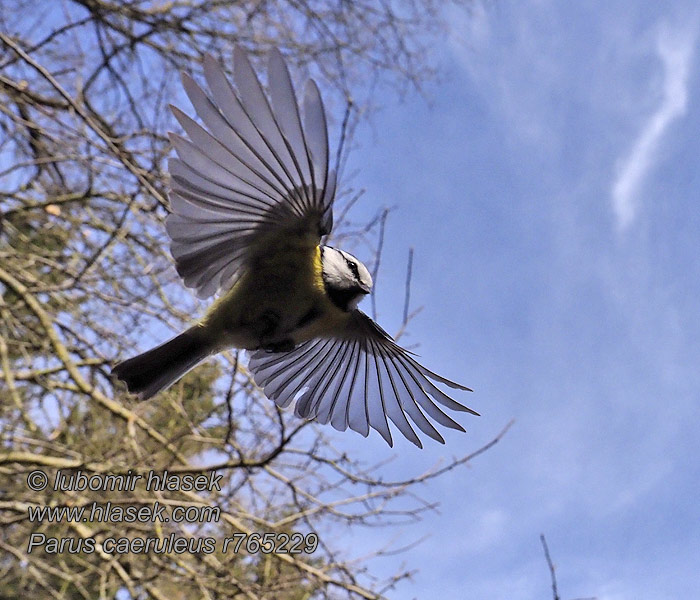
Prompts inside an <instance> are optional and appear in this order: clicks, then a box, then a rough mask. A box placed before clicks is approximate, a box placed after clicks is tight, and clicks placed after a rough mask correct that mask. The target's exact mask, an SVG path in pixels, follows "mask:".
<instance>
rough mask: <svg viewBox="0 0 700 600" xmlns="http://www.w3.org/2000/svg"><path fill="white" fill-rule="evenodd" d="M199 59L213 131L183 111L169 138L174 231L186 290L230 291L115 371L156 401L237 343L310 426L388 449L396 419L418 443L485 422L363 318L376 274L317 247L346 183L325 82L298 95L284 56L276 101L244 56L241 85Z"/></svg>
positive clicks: (277, 396) (201, 100) (273, 71)
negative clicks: (375, 439) (340, 174)
mask: <svg viewBox="0 0 700 600" xmlns="http://www.w3.org/2000/svg"><path fill="white" fill-rule="evenodd" d="M203 66H204V78H205V80H206V84H207V88H208V89H207V91H205V90H204V89H202V87H200V86H199V85H198V84H197V83H196V82H195V81H194V80H193V79H192V78H191V77H189V76H188V75H186V74H183V76H182V81H183V85H184V88H185V91H186V92H187V95H188V96H189V99H190V101H191V103H192V106H193V107H194V109H195V111H196V113H197V115H198V116H199V118H200V120H201V123H202V125H200V124H198V123H197V122H195V121H194V120H193V119H191V118H190V117H188V116H187V115H186V114H185V113H183V112H182V111H181V110H179V109H178V108H176V107H171V109H172V111H173V113H174V115H175V117H176V118H177V120H178V122H179V123H180V125H181V126H182V128H183V130H184V132H185V134H186V136H180V135H177V134H174V133H171V134H170V137H171V141H172V144H173V146H174V147H175V150H176V152H177V156H178V157H177V158H172V159H170V162H169V171H170V176H171V189H170V194H169V198H170V205H171V214H170V215H169V216H168V218H167V220H166V230H167V233H168V235H169V236H170V239H171V246H170V248H171V252H172V255H173V258H174V259H175V265H176V268H177V272H178V273H179V275H180V276H181V277H182V280H183V282H184V284H185V285H186V286H187V287H189V288H193V289H194V290H195V291H196V294H197V296H198V297H200V298H207V297H210V296H212V295H213V294H215V293H218V295H219V297H218V298H217V300H216V301H215V302H214V303H213V304H212V306H211V308H210V309H209V311H208V312H207V313H206V315H205V316H204V317H203V318H202V319H201V320H200V321H198V322H197V323H196V324H195V325H193V326H192V327H190V328H189V329H187V330H186V331H185V332H183V333H181V334H180V335H178V336H176V337H175V338H173V339H171V340H169V341H167V342H165V343H163V344H161V345H160V346H158V347H156V348H153V349H152V350H149V351H147V352H145V353H143V354H140V355H139V356H136V357H134V358H131V359H128V360H125V361H123V362H121V363H119V364H117V365H116V366H115V367H114V368H113V370H112V372H113V374H114V375H115V376H116V377H117V378H118V379H120V380H122V381H123V382H124V383H125V384H126V386H127V389H128V390H129V391H130V392H133V393H135V394H137V395H138V396H139V397H140V398H141V399H143V400H145V399H147V398H150V397H152V396H154V395H155V394H157V393H158V392H160V391H161V390H164V389H166V388H167V387H168V386H170V385H171V384H173V383H174V382H176V381H177V380H178V379H180V378H181V377H182V376H183V375H184V374H185V373H187V372H188V371H189V370H190V369H192V368H193V367H195V366H196V365H197V364H198V363H200V362H201V361H203V360H204V359H206V358H207V357H209V356H211V355H213V354H216V353H218V352H221V351H223V350H225V349H227V348H240V349H245V350H247V351H248V353H249V362H248V369H249V371H250V373H251V374H252V376H253V379H254V380H255V383H256V384H257V385H258V386H259V387H260V388H262V390H263V392H264V393H265V395H266V396H267V397H268V398H270V399H271V400H274V401H275V402H276V403H277V404H278V405H279V406H280V407H283V408H284V407H288V406H290V405H292V404H294V412H295V413H296V415H297V416H299V417H301V418H304V419H313V420H316V421H318V422H320V423H330V424H331V425H332V426H333V427H334V428H335V429H337V430H340V431H344V430H345V429H347V428H350V429H352V430H354V431H357V432H358V433H360V434H362V435H363V436H367V435H368V434H369V430H370V428H372V429H375V430H376V431H378V432H379V434H380V435H381V436H382V437H383V438H384V440H386V442H387V443H388V444H389V445H390V446H391V445H393V440H392V436H391V431H390V428H389V421H391V422H392V423H393V424H394V425H395V426H396V428H397V429H398V430H399V431H400V432H401V433H402V434H403V435H404V436H405V437H406V438H407V439H408V440H410V441H411V442H413V443H414V444H415V445H416V446H418V447H421V448H422V443H421V440H420V438H419V437H418V435H417V433H416V428H417V429H418V430H420V431H421V432H423V433H424V434H425V435H427V436H428V437H430V438H432V439H434V440H436V441H438V442H440V443H444V439H443V437H442V435H440V433H439V431H438V430H437V429H436V427H435V425H434V424H433V423H436V424H439V425H441V426H443V427H448V428H451V429H457V430H460V431H464V428H463V427H462V426H461V425H460V424H459V423H458V422H457V421H455V420H454V419H453V418H452V417H450V416H449V415H448V414H447V413H446V412H445V411H444V410H443V409H449V410H451V411H466V412H470V413H472V414H475V415H476V414H478V413H476V412H475V411H473V410H471V409H470V408H467V407H466V406H464V405H462V404H460V403H458V402H456V401H455V400H453V399H452V398H451V397H450V396H448V395H447V394H446V393H445V392H444V391H442V389H440V388H439V387H437V385H436V384H442V385H445V386H447V387H450V388H453V389H458V390H467V391H471V390H469V388H467V387H465V386H463V385H460V384H458V383H455V382H453V381H450V380H449V379H445V378H444V377H441V376H440V375H438V374H436V373H434V372H433V371H430V370H428V369H427V368H425V367H424V366H422V365H421V364H419V363H418V362H417V361H416V359H415V358H414V356H415V355H413V354H412V353H411V352H409V351H407V350H405V349H403V348H401V347H400V346H399V345H398V344H397V343H396V342H395V341H394V340H393V339H392V338H391V336H390V335H389V334H388V333H386V332H385V331H384V330H383V329H382V328H381V327H380V326H379V325H378V324H377V323H375V322H374V321H373V320H372V319H371V318H370V317H369V316H367V315H366V314H365V313H363V312H362V311H361V310H360V309H358V308H357V305H358V303H359V302H360V300H362V298H363V297H364V296H366V295H367V294H369V293H370V292H371V289H372V277H371V276H370V273H369V271H368V270H367V268H366V267H365V266H364V265H363V264H362V263H361V262H360V261H359V260H358V259H357V258H355V257H354V256H352V255H350V254H348V253H347V252H345V251H343V250H340V249H338V248H334V247H331V246H325V245H321V240H322V238H323V236H326V235H328V234H329V233H330V232H331V230H332V227H333V199H334V196H335V191H336V174H335V172H334V171H333V170H331V169H330V168H329V147H328V129H327V124H326V116H325V110H324V107H323V102H322V100H321V95H320V92H319V90H318V87H317V86H316V84H315V82H314V81H313V80H309V81H308V82H307V83H306V86H305V88H304V91H303V96H302V99H301V102H299V101H298V100H297V95H296V93H295V91H294V87H293V85H292V80H291V78H290V75H289V70H288V68H287V65H286V63H285V61H284V59H283V57H282V54H281V53H280V52H279V51H278V50H277V49H273V50H271V51H270V53H269V55H268V77H267V83H268V85H267V87H268V93H267V94H266V93H265V91H264V89H263V87H262V86H261V84H260V81H259V80H258V78H257V76H256V74H255V71H254V70H253V68H252V66H251V64H250V62H249V60H248V57H247V56H246V54H245V52H244V51H243V50H242V49H241V48H240V47H236V48H235V49H234V53H233V70H234V81H235V87H233V86H232V85H231V83H230V82H229V80H228V79H227V77H226V74H225V72H224V70H223V69H222V68H221V66H220V65H219V64H218V62H217V61H216V60H215V59H214V58H213V57H211V56H205V58H204V65H203ZM409 419H410V420H409Z"/></svg>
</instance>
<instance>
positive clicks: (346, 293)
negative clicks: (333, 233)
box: [321, 246, 372, 311]
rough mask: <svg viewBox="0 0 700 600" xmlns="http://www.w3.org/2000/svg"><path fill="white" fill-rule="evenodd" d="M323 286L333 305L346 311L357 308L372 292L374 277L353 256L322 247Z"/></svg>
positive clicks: (328, 247)
mask: <svg viewBox="0 0 700 600" xmlns="http://www.w3.org/2000/svg"><path fill="white" fill-rule="evenodd" d="M321 267H322V277H323V285H324V286H325V288H326V292H327V293H328V296H329V297H330V299H331V301H332V302H333V304H335V305H336V306H337V307H338V308H340V309H341V310H344V311H351V310H354V309H356V308H357V305H358V303H359V302H360V300H362V298H363V297H364V296H366V295H367V294H369V293H370V292H371V291H372V276H371V275H370V274H369V271H368V270H367V267H365V265H363V264H362V263H361V262H360V261H359V260H358V259H357V258H355V257H354V256H353V255H352V254H348V253H347V252H344V251H343V250H338V249H337V248H332V247H331V246H321Z"/></svg>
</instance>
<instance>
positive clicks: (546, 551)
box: [540, 533, 561, 600]
mask: <svg viewBox="0 0 700 600" xmlns="http://www.w3.org/2000/svg"><path fill="white" fill-rule="evenodd" d="M540 541H541V542H542V548H544V557H545V558H546V559H547V566H548V567H549V574H550V575H551V577H552V597H553V598H554V600H561V598H560V596H559V591H558V590H557V576H556V574H555V573H554V563H552V557H551V556H550V555H549V548H548V547H547V540H546V539H544V533H541V534H540Z"/></svg>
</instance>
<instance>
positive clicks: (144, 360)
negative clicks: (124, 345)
mask: <svg viewBox="0 0 700 600" xmlns="http://www.w3.org/2000/svg"><path fill="white" fill-rule="evenodd" d="M214 352H215V348H214V347H213V346H212V344H211V341H210V340H209V339H208V336H206V335H205V331H204V329H203V328H202V326H200V325H195V326H194V327H191V328H190V329H188V330H187V331H185V332H183V333H181V334H180V335H178V336H177V337H174V338H173V339H172V340H170V341H167V342H165V343H164V344H161V345H160V346H156V347H155V348H153V349H152V350H148V351H147V352H144V353H143V354H139V355H138V356H135V357H134V358H130V359H128V360H125V361H123V362H120V363H119V364H118V365H116V366H115V367H114V368H113V369H112V375H115V376H116V377H117V379H120V380H121V381H123V382H124V383H126V387H127V388H128V390H129V391H130V392H132V393H134V394H138V396H139V398H140V399H141V400H147V399H148V398H151V397H152V396H155V395H156V394H157V393H158V392H160V391H161V390H164V389H166V388H167V387H169V386H171V385H172V384H173V383H175V382H176V381H177V380H178V379H180V377H182V376H183V375H184V374H185V373H187V372H188V371H189V370H190V369H192V368H194V367H195V366H196V365H197V364H198V363H199V362H201V361H202V360H204V359H205V358H206V357H207V356H209V355H210V354H213V353H214Z"/></svg>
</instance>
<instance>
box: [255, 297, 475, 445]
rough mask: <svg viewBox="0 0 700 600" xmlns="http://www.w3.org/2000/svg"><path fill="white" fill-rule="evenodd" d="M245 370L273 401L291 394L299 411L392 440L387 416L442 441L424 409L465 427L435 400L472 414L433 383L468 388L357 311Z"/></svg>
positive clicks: (409, 431)
mask: <svg viewBox="0 0 700 600" xmlns="http://www.w3.org/2000/svg"><path fill="white" fill-rule="evenodd" d="M248 369H249V370H250V372H251V373H252V374H253V377H254V379H255V383H256V384H257V385H258V386H260V387H261V388H263V390H264V392H265V395H266V396H267V397H268V398H270V399H272V400H274V401H275V402H276V403H277V404H278V405H279V406H281V407H286V406H289V405H290V404H291V403H292V402H294V401H295V400H296V405H295V409H294V412H295V413H296V414H297V416H300V417H304V418H307V419H315V420H316V421H319V422H320V423H330V424H331V425H332V426H333V427H335V429H338V430H339V431H344V430H345V429H347V428H348V427H350V429H353V430H355V431H357V432H359V433H361V434H362V435H364V436H367V435H368V434H369V428H370V427H371V428H373V429H376V430H377V431H378V432H379V433H380V434H381V436H382V437H383V438H384V439H385V440H386V442H387V443H388V444H389V445H390V446H391V445H393V442H392V439H391V433H390V431H389V424H388V421H387V418H388V419H389V420H391V421H392V422H393V423H394V425H396V427H398V429H399V431H400V432H401V433H402V434H403V435H404V436H405V437H406V438H408V439H409V440H410V441H411V442H413V443H414V444H415V445H416V446H418V447H419V448H422V447H423V446H422V444H421V441H420V439H419V438H418V436H417V435H416V432H415V431H414V429H413V427H412V426H411V423H410V422H409V420H408V418H407V417H409V418H410V419H411V421H412V422H413V424H414V425H416V426H417V427H418V428H419V429H420V430H421V431H422V432H423V433H425V434H426V435H428V436H430V437H431V438H433V439H434V440H436V441H438V442H440V443H443V444H444V443H445V440H444V439H443V438H442V436H441V435H440V433H439V432H438V431H437V429H435V427H434V426H433V424H432V423H431V421H430V420H429V419H428V418H427V417H426V415H427V416H428V417H430V418H432V419H433V420H434V421H436V422H437V423H438V424H440V425H443V426H445V427H449V428H451V429H458V430H460V431H464V429H463V427H462V426H461V425H460V424H459V423H457V422H456V421H454V420H453V419H452V418H451V417H449V416H448V415H447V414H445V413H444V412H443V411H442V410H441V409H440V407H439V406H438V404H441V405H442V406H444V407H446V408H448V409H450V410H455V411H466V412H470V413H472V414H475V415H476V414H478V413H476V412H474V411H473V410H472V409H470V408H467V407H466V406H463V405H462V404H459V403H458V402H456V401H455V400H453V399H452V398H450V397H449V396H448V395H447V394H445V393H444V392H443V391H442V390H440V389H439V388H438V387H437V386H435V384H434V383H433V382H437V383H442V384H444V385H446V386H448V387H451V388H454V389H459V390H467V391H471V390H469V388H467V387H464V386H462V385H460V384H458V383H455V382H453V381H450V380H449V379H445V378H444V377H441V376H440V375H437V374H436V373H433V372H432V371H430V370H428V369H426V368H425V367H423V366H422V365H420V364H419V363H418V362H417V361H416V360H415V359H414V358H413V357H412V356H411V353H409V352H408V351H406V350H404V349H403V348H401V347H400V346H399V345H398V344H397V343H396V342H395V341H394V340H393V339H392V338H391V337H390V336H389V334H388V333H386V332H385V331H384V330H383V329H382V328H381V327H380V326H379V325H377V324H376V323H375V322H374V321H373V320H372V319H370V318H369V317H368V316H367V315H366V314H364V313H363V312H361V311H359V310H356V311H354V312H353V313H351V315H350V319H349V322H348V324H347V326H346V327H345V328H344V330H343V331H341V332H339V333H338V336H337V337H332V338H319V339H313V340H310V341H308V342H305V343H303V344H301V345H299V346H297V347H296V348H295V349H294V350H292V351H291V352H285V353H269V352H266V351H264V350H257V351H255V352H252V353H251V356H250V362H249V364H248Z"/></svg>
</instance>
